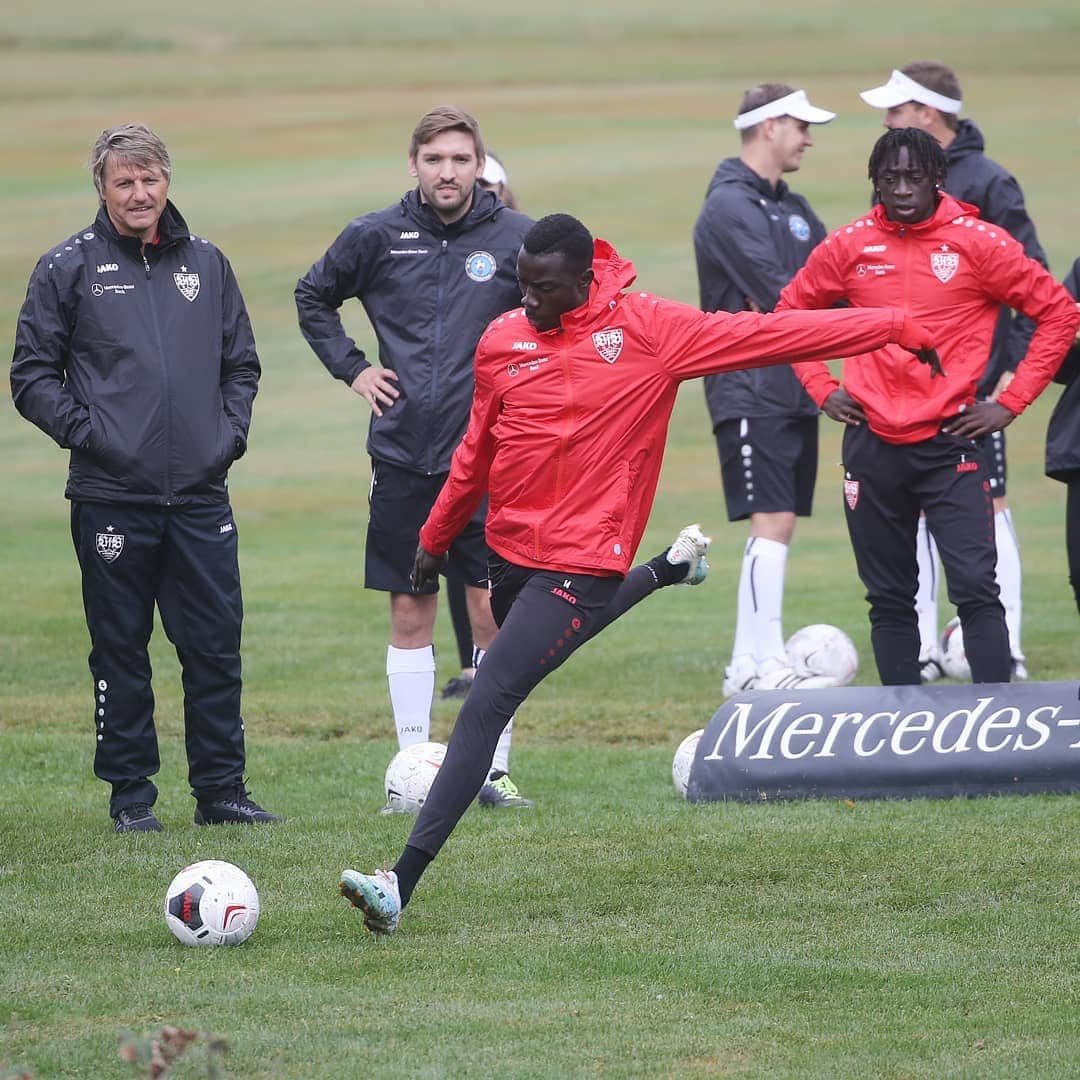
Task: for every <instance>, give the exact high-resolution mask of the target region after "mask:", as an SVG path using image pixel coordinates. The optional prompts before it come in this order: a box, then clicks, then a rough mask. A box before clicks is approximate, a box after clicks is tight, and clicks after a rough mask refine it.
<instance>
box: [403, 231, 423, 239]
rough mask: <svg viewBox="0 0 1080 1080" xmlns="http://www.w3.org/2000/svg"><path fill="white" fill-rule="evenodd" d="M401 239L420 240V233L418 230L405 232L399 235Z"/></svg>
mask: <svg viewBox="0 0 1080 1080" xmlns="http://www.w3.org/2000/svg"><path fill="white" fill-rule="evenodd" d="M398 239H399V240H419V239H420V234H419V233H418V232H403V233H402V234H401V235H400V236H399V237H398Z"/></svg>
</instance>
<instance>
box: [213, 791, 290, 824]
mask: <svg viewBox="0 0 1080 1080" xmlns="http://www.w3.org/2000/svg"><path fill="white" fill-rule="evenodd" d="M284 820H285V819H284V818H280V817H278V816H277V815H276V814H271V813H270V811H269V810H264V809H263V808H262V807H261V806H260V805H259V804H258V803H257V802H255V801H253V800H252V799H251V798H249V797H248V793H247V792H246V791H245V790H244V789H243V788H242V787H241V788H237V790H236V791H234V792H232V793H231V794H225V795H221V796H219V797H218V798H216V799H200V800H199V801H198V802H197V803H196V804H195V824H196V825H228V824H230V823H232V824H237V825H254V824H256V823H258V822H262V821H284Z"/></svg>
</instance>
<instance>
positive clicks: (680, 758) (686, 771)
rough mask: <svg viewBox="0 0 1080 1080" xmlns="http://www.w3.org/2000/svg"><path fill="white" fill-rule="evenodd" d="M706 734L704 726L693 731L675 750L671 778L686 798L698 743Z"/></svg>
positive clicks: (678, 790)
mask: <svg viewBox="0 0 1080 1080" xmlns="http://www.w3.org/2000/svg"><path fill="white" fill-rule="evenodd" d="M704 734H705V729H704V728H698V729H697V731H691V732H690V734H689V735H687V736H686V738H685V739H683V741H682V742H681V743H679V748H678V750H676V751H675V757H674V759H673V760H672V762H671V779H672V780H673V781H674V783H675V790H676V791H677V792H678V793H679V794H680V795H681V796H682V797H683V798H684V799H685V798H686V785H687V784H688V783H689V782H690V766H691V765H693V764H694V754H696V753H697V744H698V743H699V742H700V741H701V736H702V735H704Z"/></svg>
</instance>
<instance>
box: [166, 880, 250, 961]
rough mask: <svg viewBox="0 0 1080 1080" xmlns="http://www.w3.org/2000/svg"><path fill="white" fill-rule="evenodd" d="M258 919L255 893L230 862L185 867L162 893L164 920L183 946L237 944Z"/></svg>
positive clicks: (247, 934) (246, 935)
mask: <svg viewBox="0 0 1080 1080" xmlns="http://www.w3.org/2000/svg"><path fill="white" fill-rule="evenodd" d="M258 921H259V893H258V891H257V890H256V888H255V885H254V884H253V882H252V880H251V878H249V877H248V876H247V874H245V873H244V871H243V870H241V869H240V867H238V866H234V865H233V864H232V863H230V862H222V861H221V860H219V859H206V860H204V861H203V862H197V863H192V864H191V866H185V867H184V869H183V870H181V871H180V873H179V874H177V875H176V877H174V878H173V879H172V882H171V883H170V885H169V888H168V889H167V890H166V892H165V923H166V925H167V926H168V927H169V929H170V930H171V931H172V932H173V936H174V937H175V938H176V939H177V941H180V942H182V943H183V944H184V945H239V944H240V943H241V942H244V941H247V939H248V938H249V937H251V935H252V932H253V931H254V930H255V924H256V923H257V922H258Z"/></svg>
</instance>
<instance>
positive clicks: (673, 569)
mask: <svg viewBox="0 0 1080 1080" xmlns="http://www.w3.org/2000/svg"><path fill="white" fill-rule="evenodd" d="M670 550H671V548H664V550H663V551H661V552H660V554H659V555H654V556H653V557H652V558H651V559H650V560H649V561H648V562H647V563H646V564H645V565H646V566H647V567H648V568H649V569H650V570H651V571H652V572H653V576H654V577H655V578H656V584H657V585H658V586H661V587H663V586H664V585H678V583H679V582H680V581H682V580H683V579H684V578H685V577H686V575H687V574H689V573H690V564H689V563H669V562H668V561H667V553H668V552H669V551H670Z"/></svg>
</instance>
